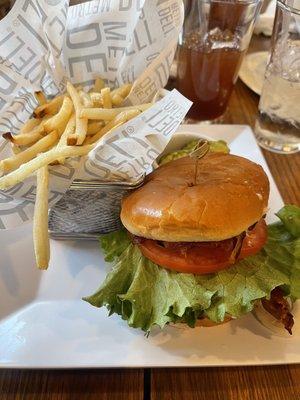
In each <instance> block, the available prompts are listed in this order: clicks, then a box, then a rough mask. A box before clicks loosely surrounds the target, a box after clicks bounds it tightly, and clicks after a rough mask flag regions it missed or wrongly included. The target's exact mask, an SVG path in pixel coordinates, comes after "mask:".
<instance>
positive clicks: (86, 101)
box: [79, 90, 94, 107]
mask: <svg viewBox="0 0 300 400" xmlns="http://www.w3.org/2000/svg"><path fill="white" fill-rule="evenodd" d="M79 96H80V98H81V102H82V104H83V106H84V107H93V106H94V103H93V101H92V99H91V98H90V95H89V94H88V93H86V92H85V91H84V90H80V92H79Z"/></svg>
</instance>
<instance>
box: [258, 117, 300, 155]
mask: <svg viewBox="0 0 300 400" xmlns="http://www.w3.org/2000/svg"><path fill="white" fill-rule="evenodd" d="M264 120H266V117H264V119H263V118H261V116H259V117H258V119H257V120H256V124H255V137H256V141H257V143H258V144H259V146H260V147H262V148H264V149H266V150H269V151H272V152H274V153H279V154H293V153H297V152H298V151H300V132H298V131H297V130H296V129H292V128H291V127H290V126H288V127H286V126H284V125H283V124H281V125H276V124H274V123H270V121H269V118H267V121H268V124H265V123H264ZM284 128H285V129H284ZM288 128H289V129H288Z"/></svg>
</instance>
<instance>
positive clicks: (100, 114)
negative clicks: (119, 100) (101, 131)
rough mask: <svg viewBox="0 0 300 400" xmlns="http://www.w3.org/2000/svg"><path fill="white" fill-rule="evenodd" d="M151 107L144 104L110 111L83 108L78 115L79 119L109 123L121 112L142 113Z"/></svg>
mask: <svg viewBox="0 0 300 400" xmlns="http://www.w3.org/2000/svg"><path fill="white" fill-rule="evenodd" d="M152 105H153V104H152V103H145V104H139V105H136V106H129V107H121V108H110V109H105V108H83V109H82V111H81V114H80V115H81V117H85V118H88V119H93V120H104V121H110V120H112V119H114V118H115V117H116V116H117V115H118V114H120V113H121V112H122V111H128V110H139V111H140V112H143V111H145V110H147V109H148V108H149V107H151V106H152Z"/></svg>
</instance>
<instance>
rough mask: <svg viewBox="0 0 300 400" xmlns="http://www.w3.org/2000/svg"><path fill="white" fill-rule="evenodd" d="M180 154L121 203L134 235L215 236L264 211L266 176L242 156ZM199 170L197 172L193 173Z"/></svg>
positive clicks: (233, 232) (232, 232) (233, 231)
mask: <svg viewBox="0 0 300 400" xmlns="http://www.w3.org/2000/svg"><path fill="white" fill-rule="evenodd" d="M196 163H197V161H196V159H195V158H191V157H184V158H181V159H178V160H174V161H171V162H169V163H167V164H165V165H163V166H161V167H159V168H158V169H156V170H155V171H154V172H152V173H151V174H150V175H149V176H148V177H147V179H146V183H145V184H144V185H143V186H142V187H141V188H139V189H137V190H135V191H134V192H133V193H132V194H130V195H129V196H127V197H126V198H124V200H123V202H122V211H121V220H122V223H123V225H124V226H125V228H126V229H127V230H128V231H129V232H131V233H133V234H134V235H137V236H142V237H144V238H149V239H155V240H164V241H168V242H179V241H182V242H197V241H219V240H224V239H228V238H231V237H234V236H237V235H239V234H240V233H242V232H243V231H245V230H246V229H247V228H249V227H250V226H251V225H253V224H254V223H255V222H257V221H258V220H259V219H260V218H261V217H262V216H263V215H264V214H265V212H266V209H267V205H268V198H269V181H268V178H267V175H266V174H265V172H264V170H263V169H262V167H261V166H259V165H257V164H255V163H254V162H252V161H249V160H247V159H246V158H243V157H238V156H234V155H231V154H223V153H209V154H207V155H206V156H205V157H203V158H201V159H200V160H198V165H197V170H196ZM196 171H197V174H196Z"/></svg>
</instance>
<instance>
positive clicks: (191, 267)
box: [137, 220, 267, 275]
mask: <svg viewBox="0 0 300 400" xmlns="http://www.w3.org/2000/svg"><path fill="white" fill-rule="evenodd" d="M266 239H267V228H266V223H265V221H264V220H260V221H259V222H258V223H257V224H256V225H255V227H254V228H253V229H252V230H251V231H249V232H248V233H247V235H246V237H245V238H244V240H243V244H242V248H241V251H240V254H239V257H238V259H242V258H244V257H248V256H249V255H252V254H255V253H257V252H258V251H259V250H260V249H261V248H262V246H263V245H264V244H265V242H266ZM235 243H236V239H235V238H232V239H227V240H222V241H220V242H195V243H166V242H164V243H160V242H158V241H156V240H150V239H141V240H140V241H138V243H137V245H138V246H139V248H140V250H141V252H142V253H143V255H144V256H145V257H147V258H149V260H151V261H153V262H154V263H156V264H158V265H160V266H162V267H165V268H167V269H172V270H175V271H178V272H185V273H192V274H198V275H204V274H211V273H214V272H217V271H220V270H222V269H225V268H228V267H230V265H232V261H231V254H232V251H233V250H234V247H235Z"/></svg>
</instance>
